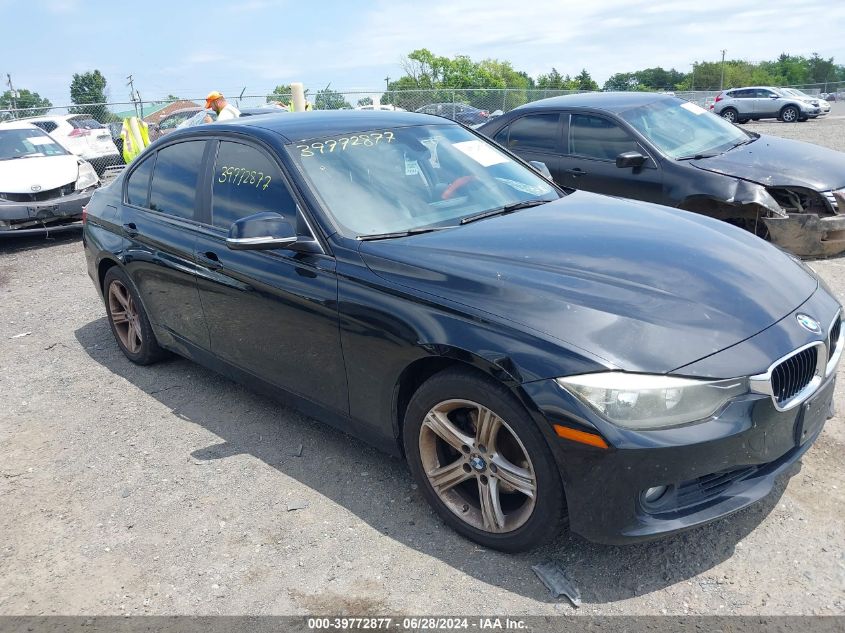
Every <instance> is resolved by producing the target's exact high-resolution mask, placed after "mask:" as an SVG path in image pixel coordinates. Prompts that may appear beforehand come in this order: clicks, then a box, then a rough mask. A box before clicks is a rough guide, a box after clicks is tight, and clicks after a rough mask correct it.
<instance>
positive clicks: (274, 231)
mask: <svg viewBox="0 0 845 633" xmlns="http://www.w3.org/2000/svg"><path fill="white" fill-rule="evenodd" d="M295 243H296V231H295V230H294V228H293V227H292V226H291V224H290V222H288V221H287V220H285V219H284V218H283V217H282V216H281V215H279V214H278V213H270V212H264V213H256V214H254V215H248V216H246V217H245V218H241V219H240V220H238V221H236V222H235V223H234V224H233V225H232V227H231V228H230V229H229V236H228V237H227V238H226V246H228V247H229V248H231V249H232V250H233V251H247V250H256V251H266V250H271V249H274V248H287V247H290V246H292V245H293V244H295Z"/></svg>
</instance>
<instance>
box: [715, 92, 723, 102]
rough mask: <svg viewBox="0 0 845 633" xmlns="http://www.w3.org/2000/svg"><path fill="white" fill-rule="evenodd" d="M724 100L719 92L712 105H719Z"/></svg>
mask: <svg viewBox="0 0 845 633" xmlns="http://www.w3.org/2000/svg"><path fill="white" fill-rule="evenodd" d="M724 98H725V96H724V95H723V94H722V93H721V92H720V93H719V94H717V95H716V100H715V101H714V102H713V103H719V102H720V101H721V100H722V99H724Z"/></svg>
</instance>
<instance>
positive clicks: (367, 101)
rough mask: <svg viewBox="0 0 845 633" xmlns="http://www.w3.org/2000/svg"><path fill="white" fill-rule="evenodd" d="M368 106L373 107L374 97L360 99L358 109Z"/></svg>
mask: <svg viewBox="0 0 845 633" xmlns="http://www.w3.org/2000/svg"><path fill="white" fill-rule="evenodd" d="M368 105H373V99H372V97H364V98H363V99H358V107H361V106H368Z"/></svg>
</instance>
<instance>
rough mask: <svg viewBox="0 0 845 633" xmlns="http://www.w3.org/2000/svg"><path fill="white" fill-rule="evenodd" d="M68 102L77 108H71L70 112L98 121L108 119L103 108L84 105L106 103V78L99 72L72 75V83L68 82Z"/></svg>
mask: <svg viewBox="0 0 845 633" xmlns="http://www.w3.org/2000/svg"><path fill="white" fill-rule="evenodd" d="M70 100H71V101H73V102H74V103H75V104H77V107H74V108H71V112H73V113H76V114H90V115H91V116H92V117H94V118H95V119H97V120H98V121H104V120H106V119H107V118H108V117H107V114H106V107H105V106H102V105H86V104H94V103H97V104H102V103H105V102H106V78H105V77H104V76H103V74H102V73H101V72H100V71H99V70H94V71H93V72H87V73H82V74H81V75H80V74H79V73H74V74H73V81H71V82H70Z"/></svg>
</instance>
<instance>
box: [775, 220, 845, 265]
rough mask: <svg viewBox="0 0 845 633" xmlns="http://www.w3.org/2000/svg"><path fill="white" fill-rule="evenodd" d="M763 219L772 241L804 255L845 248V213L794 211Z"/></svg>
mask: <svg viewBox="0 0 845 633" xmlns="http://www.w3.org/2000/svg"><path fill="white" fill-rule="evenodd" d="M763 221H764V222H765V223H766V227H767V228H768V229H769V237H770V238H771V240H772V243H774V244H777V245H778V246H780V247H782V248H784V249H786V250H788V251H789V252H790V253H794V254H795V255H798V256H800V257H832V256H834V255H839V254H841V253H843V252H845V215H831V216H823V217H819V216H818V215H814V214H810V213H793V214H790V215H789V216H787V217H785V218H763Z"/></svg>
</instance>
